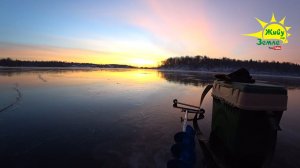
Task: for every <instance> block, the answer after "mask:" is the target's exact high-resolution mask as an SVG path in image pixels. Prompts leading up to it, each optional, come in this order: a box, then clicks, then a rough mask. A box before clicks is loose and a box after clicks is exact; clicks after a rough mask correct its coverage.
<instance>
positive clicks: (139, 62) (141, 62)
mask: <svg viewBox="0 0 300 168" xmlns="http://www.w3.org/2000/svg"><path fill="white" fill-rule="evenodd" d="M131 64H132V65H134V66H137V67H153V66H155V65H156V63H155V61H153V60H149V59H143V58H137V59H133V60H132V61H131Z"/></svg>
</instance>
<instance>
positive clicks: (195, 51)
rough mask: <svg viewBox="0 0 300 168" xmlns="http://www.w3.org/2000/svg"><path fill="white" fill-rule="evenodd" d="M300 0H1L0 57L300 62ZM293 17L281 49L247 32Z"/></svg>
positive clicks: (137, 62)
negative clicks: (260, 43)
mask: <svg viewBox="0 0 300 168" xmlns="http://www.w3.org/2000/svg"><path fill="white" fill-rule="evenodd" d="M299 9H300V1H299V0H288V1H283V0H263V1H262V0H247V1H246V0H243V1H241V0H231V1H224V0H109V1H108V0H105V1H101V0H1V1H0V58H6V57H10V58H13V59H21V60H57V61H58V60H59V61H74V62H88V63H100V64H109V63H116V64H129V65H135V66H156V65H157V64H158V63H159V62H160V61H162V60H164V59H166V58H168V57H171V56H185V55H190V56H194V55H207V56H209V57H214V58H221V57H229V58H235V59H242V60H244V59H255V60H258V59H259V60H268V61H273V60H275V61H280V62H282V61H288V62H294V63H298V64H300V54H299V53H300V52H299V51H300V10H299ZM272 13H274V14H275V17H276V19H277V20H281V19H282V18H283V17H285V16H286V20H285V25H286V26H291V27H292V28H291V29H290V30H289V33H291V34H292V36H291V37H289V39H288V40H289V43H288V44H285V45H283V49H282V50H281V51H274V50H270V49H268V48H267V47H265V46H264V47H262V46H257V45H256V42H257V39H255V38H253V37H247V36H242V34H247V33H254V32H257V31H259V30H261V26H260V24H259V23H258V22H257V21H256V20H255V18H259V19H261V20H263V21H266V22H269V21H270V19H271V16H272Z"/></svg>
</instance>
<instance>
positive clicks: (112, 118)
mask: <svg viewBox="0 0 300 168" xmlns="http://www.w3.org/2000/svg"><path fill="white" fill-rule="evenodd" d="M254 78H256V79H259V80H264V81H270V82H272V83H276V82H280V83H279V84H281V85H285V86H286V87H287V88H288V110H287V111H285V112H284V114H283V117H282V120H281V124H280V125H281V128H282V131H279V132H278V136H277V146H276V150H275V154H274V158H273V162H272V167H274V168H277V167H278V168H280V167H290V168H298V167H300V161H299V159H298V158H299V156H300V143H299V142H300V134H299V132H300V113H299V109H300V103H299V99H300V79H298V78H285V77H272V76H258V77H254ZM212 81H213V74H211V73H192V72H160V71H157V70H135V69H123V70H122V69H106V70H100V69H99V70H98V69H97V70H95V69H90V70H88V69H85V70H84V69H82V70H58V69H56V70H47V69H43V70H37V69H35V70H29V69H27V70H23V71H19V70H13V69H10V70H0V93H1V94H0V109H1V112H0V167H22V168H23V167H24V168H25V167H26V168H27V167H28V168H29V167H30V168H32V167H44V168H45V167H84V168H89V167H91V168H93V167H97V168H99V167H165V166H166V162H167V161H168V160H169V159H171V158H172V156H171V152H170V147H171V146H172V144H173V143H174V140H173V135H174V134H175V133H176V132H178V131H180V130H181V123H180V117H181V116H183V114H182V113H180V111H179V110H177V109H174V108H173V107H172V100H173V99H174V98H178V99H179V100H180V101H183V102H189V103H190V104H194V105H198V104H199V99H200V95H201V93H202V91H203V89H204V87H205V86H206V85H207V84H209V83H212ZM203 108H205V109H206V113H205V119H204V120H201V121H200V122H199V125H200V126H201V128H202V129H203V130H204V133H205V135H206V136H207V137H208V135H209V132H210V123H211V109H212V98H211V96H210V94H208V96H207V97H206V99H205V101H204V106H203Z"/></svg>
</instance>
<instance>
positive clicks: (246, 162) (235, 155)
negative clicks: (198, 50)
mask: <svg viewBox="0 0 300 168" xmlns="http://www.w3.org/2000/svg"><path fill="white" fill-rule="evenodd" d="M212 97H213V112H212V123H211V134H210V139H209V144H210V146H211V149H212V150H213V151H214V153H216V155H218V156H219V157H220V158H221V159H222V158H223V160H225V161H226V162H227V163H229V164H230V165H233V166H232V167H261V165H262V164H266V163H267V160H270V158H272V155H273V152H274V149H275V145H276V138H277V131H278V130H280V127H279V123H280V119H281V117H282V114H283V111H285V110H286V109H287V98H288V97H287V90H286V88H284V87H282V86H276V85H270V84H264V83H238V82H231V83H228V82H224V81H219V80H216V81H214V84H213V90H212Z"/></svg>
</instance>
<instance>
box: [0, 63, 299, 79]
mask: <svg viewBox="0 0 300 168" xmlns="http://www.w3.org/2000/svg"><path fill="white" fill-rule="evenodd" d="M106 69H107V70H109V69H111V70H113V69H120V70H121V69H123V70H126V69H132V70H134V69H136V70H140V69H143V70H157V71H162V72H172V73H199V74H200V73H202V74H212V75H214V74H228V73H230V72H227V71H223V72H222V71H204V70H186V69H167V68H138V67H132V68H122V67H116V68H114V67H111V68H108V67H76V66H74V67H19V66H18V67H6V66H0V72H1V71H2V72H4V71H10V70H26V71H27V70H29V71H30V70H106ZM251 75H252V76H257V77H288V78H295V79H300V76H296V75H288V74H287V75H285V74H271V73H251Z"/></svg>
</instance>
